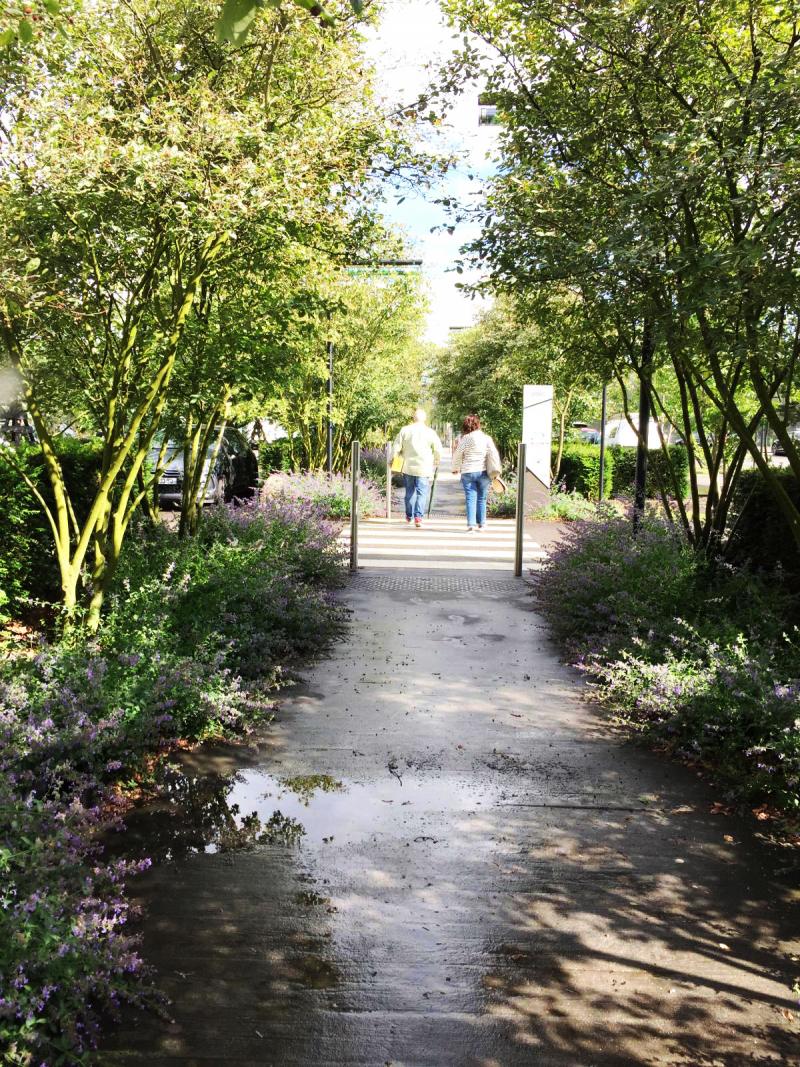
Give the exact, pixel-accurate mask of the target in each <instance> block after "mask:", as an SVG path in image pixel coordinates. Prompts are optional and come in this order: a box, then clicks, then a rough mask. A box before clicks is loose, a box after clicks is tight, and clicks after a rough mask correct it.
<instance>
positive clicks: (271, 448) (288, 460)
mask: <svg viewBox="0 0 800 1067" xmlns="http://www.w3.org/2000/svg"><path fill="white" fill-rule="evenodd" d="M291 469H292V450H291V441H290V440H289V438H288V437H279V438H278V440H277V441H262V442H261V443H260V444H259V446H258V470H259V474H260V475H261V480H262V481H266V480H267V478H269V476H270V474H274V473H275V471H290V470H291Z"/></svg>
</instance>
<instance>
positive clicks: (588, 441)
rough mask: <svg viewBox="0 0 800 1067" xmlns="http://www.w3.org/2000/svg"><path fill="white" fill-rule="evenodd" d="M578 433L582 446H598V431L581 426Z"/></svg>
mask: <svg viewBox="0 0 800 1067" xmlns="http://www.w3.org/2000/svg"><path fill="white" fill-rule="evenodd" d="M578 433H579V434H580V439H581V442H582V444H585V445H599V444H600V431H599V430H595V429H594V428H593V427H592V426H582V427H581V428H580V429H579V430H578Z"/></svg>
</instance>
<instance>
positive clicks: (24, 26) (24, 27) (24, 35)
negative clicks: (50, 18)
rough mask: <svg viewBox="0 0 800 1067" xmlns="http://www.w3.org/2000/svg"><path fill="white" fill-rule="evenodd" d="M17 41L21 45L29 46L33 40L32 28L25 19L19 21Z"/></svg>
mask: <svg viewBox="0 0 800 1067" xmlns="http://www.w3.org/2000/svg"><path fill="white" fill-rule="evenodd" d="M19 39H20V41H22V43H23V44H30V43H31V41H32V40H33V26H32V25H31V24H30V22H28V20H27V19H20V20H19Z"/></svg>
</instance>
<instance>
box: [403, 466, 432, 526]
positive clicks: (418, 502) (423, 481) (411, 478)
mask: <svg viewBox="0 0 800 1067" xmlns="http://www.w3.org/2000/svg"><path fill="white" fill-rule="evenodd" d="M403 481H404V482H405V483H406V518H407V519H421V518H422V516H423V515H424V514H425V505H426V504H427V503H428V486H429V485H430V481H431V480H430V478H420V477H418V476H417V475H416V474H404V475H403Z"/></svg>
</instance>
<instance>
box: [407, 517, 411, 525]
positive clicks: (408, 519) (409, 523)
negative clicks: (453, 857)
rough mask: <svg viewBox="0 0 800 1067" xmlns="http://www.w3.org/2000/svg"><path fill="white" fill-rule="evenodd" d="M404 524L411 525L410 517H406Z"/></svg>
mask: <svg viewBox="0 0 800 1067" xmlns="http://www.w3.org/2000/svg"><path fill="white" fill-rule="evenodd" d="M406 522H407V523H408V525H409V526H410V525H411V516H410V515H406Z"/></svg>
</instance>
